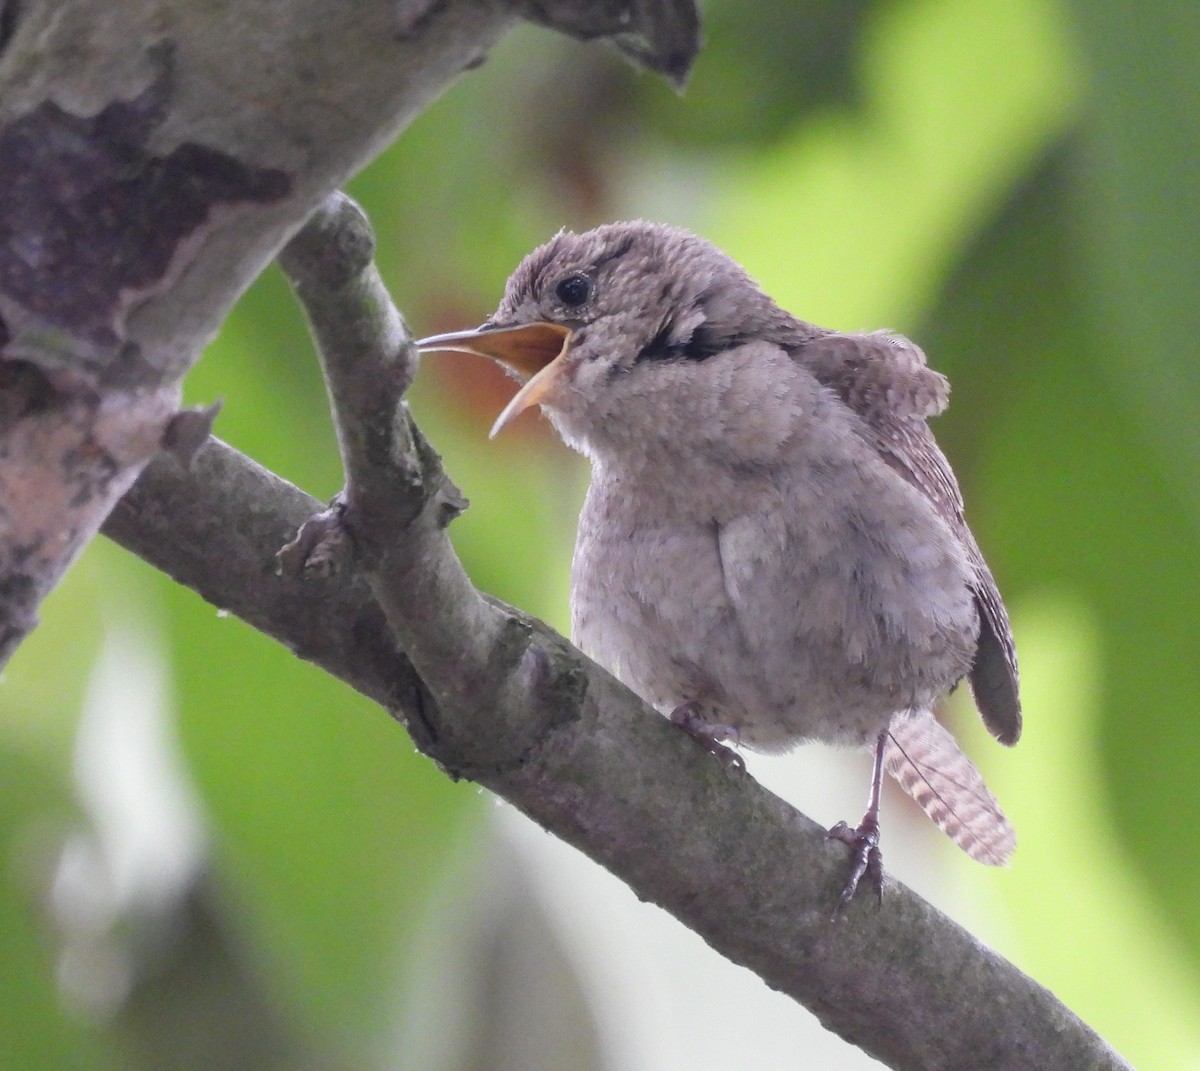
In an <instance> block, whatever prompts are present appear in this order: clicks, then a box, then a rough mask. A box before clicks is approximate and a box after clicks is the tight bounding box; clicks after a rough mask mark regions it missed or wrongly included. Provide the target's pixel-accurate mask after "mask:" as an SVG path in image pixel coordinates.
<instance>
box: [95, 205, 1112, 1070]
mask: <svg viewBox="0 0 1200 1071" xmlns="http://www.w3.org/2000/svg"><path fill="white" fill-rule="evenodd" d="M369 258H370V240H369V235H368V234H367V232H366V229H365V221H364V220H363V219H362V217H361V214H360V213H359V212H358V211H357V209H356V208H355V207H354V206H353V205H352V204H350V203H349V202H347V201H346V200H345V199H343V198H339V197H334V198H331V199H330V201H328V202H327V203H326V204H325V205H324V206H323V207H322V208H321V210H320V211H319V212H318V213H317V214H316V215H315V216H314V218H313V220H312V221H311V222H310V224H309V225H308V227H307V228H306V229H305V231H304V232H302V234H301V235H300V236H299V237H298V238H297V239H296V240H295V241H294V242H293V243H292V245H291V246H290V247H289V249H288V251H287V254H286V255H285V257H284V265H285V269H286V270H287V271H288V272H289V274H290V275H291V277H292V278H293V281H294V283H295V285H296V288H297V291H298V293H299V295H300V297H301V299H302V300H303V301H304V303H305V307H306V310H307V312H308V314H309V317H310V319H311V321H312V323H313V328H314V332H315V334H316V336H317V339H318V342H319V345H320V348H321V353H322V361H323V364H324V367H325V373H326V377H327V380H328V382H329V384H330V391H331V396H332V397H333V399H334V403H335V406H336V408H337V414H336V418H337V423H338V429H339V438H340V441H341V443H342V447H343V450H344V451H345V461H346V468H347V489H346V492H345V496H344V514H343V515H342V520H343V521H344V525H345V527H346V529H347V530H348V531H349V533H350V536H351V539H352V543H353V550H354V553H353V554H352V555H347V557H346V558H345V560H343V561H342V563H341V566H340V568H339V569H338V570H336V571H335V572H334V573H333V574H332V575H325V576H321V577H318V578H316V579H314V580H310V581H308V582H302V581H299V580H297V579H295V577H294V576H288V575H285V576H284V577H282V578H276V577H275V576H274V556H275V551H276V550H277V549H278V545H279V543H281V542H282V541H283V540H284V539H285V538H287V537H288V535H289V534H290V532H291V530H292V529H293V526H294V525H296V524H297V522H298V521H300V520H301V519H303V517H304V516H305V515H307V514H309V513H310V512H312V511H313V510H314V509H316V508H317V503H315V502H314V501H313V500H312V499H310V498H308V496H306V495H304V494H303V493H302V492H300V491H298V490H297V489H295V488H293V487H291V486H290V485H287V484H285V483H283V482H282V481H280V480H278V479H277V478H276V477H274V476H271V475H270V474H269V473H267V472H265V471H263V470H262V469H260V468H259V467H257V466H256V465H254V464H253V462H250V461H249V460H247V459H245V458H243V457H241V456H240V455H238V454H237V453H236V452H234V451H232V450H231V449H230V448H229V447H226V446H223V445H222V444H219V443H215V442H210V443H209V444H208V445H207V446H206V447H204V448H203V449H202V450H201V451H200V452H199V454H198V455H197V458H196V463H195V467H194V469H193V470H192V471H191V472H188V471H186V470H184V469H183V468H182V467H181V466H179V465H178V464H177V463H176V462H175V461H174V460H172V459H169V458H159V459H156V460H155V461H154V462H153V463H152V464H151V465H150V466H149V467H148V468H147V469H146V471H145V473H144V474H143V476H142V478H141V479H140V480H139V482H138V483H137V484H136V485H135V487H134V488H133V489H132V491H131V492H130V493H129V494H128V495H127V496H126V498H125V500H124V501H123V503H122V504H121V506H120V508H119V509H118V510H117V511H116V512H115V513H114V514H113V516H112V518H110V520H109V522H108V524H107V525H106V528H105V530H106V531H107V532H108V533H109V534H110V535H112V536H113V537H114V538H115V539H117V540H118V541H119V542H122V543H124V544H125V545H127V546H130V547H131V548H132V549H134V550H136V551H137V552H138V553H139V554H141V555H142V556H143V557H146V558H147V560H149V561H151V562H152V563H153V564H156V565H158V566H159V567H160V568H163V569H164V570H165V571H167V572H168V573H170V574H171V575H172V576H175V577H177V578H178V579H180V580H181V581H182V582H184V583H187V584H189V585H190V586H193V587H195V588H196V589H197V590H198V591H200V593H201V594H203V595H204V596H205V597H206V598H209V599H210V600H211V601H214V602H216V603H217V604H218V605H220V606H223V607H225V608H227V609H230V610H232V611H234V612H236V613H238V614H239V615H241V616H243V617H245V618H246V619H247V620H248V621H250V622H251V623H253V624H256V625H257V626H258V627H260V628H263V629H264V631H267V632H269V633H270V634H271V635H273V636H275V637H277V638H278V639H280V640H281V641H282V642H284V643H286V644H287V645H288V646H290V647H291V648H292V649H293V650H296V651H297V653H300V654H302V656H304V657H308V658H311V659H312V660H314V661H316V662H317V663H318V664H320V665H323V666H325V667H326V668H328V669H329V670H330V672H333V673H336V674H337V675H338V676H340V677H342V678H343V679H345V680H347V681H348V682H349V683H350V684H352V686H354V687H356V688H358V689H359V690H360V691H362V692H364V693H365V694H367V695H369V696H371V697H372V698H375V699H377V700H379V701H380V702H382V703H384V704H385V705H387V706H388V708H389V709H390V710H391V711H392V712H393V714H394V715H396V716H397V717H398V718H399V719H400V720H402V721H403V722H404V723H405V724H406V725H407V726H408V727H409V729H410V731H411V732H412V733H413V737H414V739H415V740H416V742H417V743H418V745H419V746H420V747H421V748H422V749H423V750H424V751H426V752H427V753H428V754H430V755H431V756H433V757H434V758H435V759H437V761H438V762H439V763H440V764H441V765H442V766H443V767H445V768H446V769H447V770H448V772H450V773H451V774H452V775H455V776H465V777H470V778H472V779H474V780H476V781H479V782H480V783H481V784H484V785H487V786H488V787H489V788H491V789H492V790H493V791H495V792H496V793H498V794H499V795H501V796H503V797H504V798H505V799H507V800H509V801H510V802H511V803H512V804H513V805H514V806H516V807H518V808H519V809H520V810H522V811H524V812H525V813H526V814H528V815H530V816H531V817H532V818H534V819H535V820H536V821H538V822H540V823H541V824H542V825H543V826H544V827H545V828H547V829H548V830H550V831H551V832H553V833H554V834H556V835H557V836H559V837H562V838H563V839H564V840H567V841H568V842H570V843H572V844H574V845H575V846H577V847H578V848H580V849H581V850H582V851H584V852H585V853H587V854H588V855H589V856H591V857H592V858H593V859H595V860H596V861H597V862H599V863H601V864H602V865H604V866H605V867H607V868H608V869H610V870H611V871H613V872H614V873H615V874H617V875H618V876H619V877H620V878H622V880H624V881H626V882H627V883H628V884H629V885H630V886H631V888H633V890H634V891H635V892H636V893H637V894H638V896H640V897H642V898H643V899H647V900H650V901H653V902H654V903H656V904H659V905H660V906H662V907H663V908H665V909H666V910H668V911H670V912H671V913H672V914H674V915H675V916H676V917H678V918H679V919H680V920H681V921H683V922H684V924H685V925H687V926H689V927H691V928H692V929H694V930H696V931H697V932H698V933H700V934H701V935H702V936H703V937H704V938H705V939H706V940H707V941H708V942H709V943H710V944H712V945H713V947H714V948H716V949H717V950H718V951H720V952H721V953H722V954H724V955H726V956H727V957H729V958H730V959H732V960H733V961H734V962H736V963H739V964H742V965H744V966H747V967H749V968H750V969H751V970H753V971H755V972H756V973H758V974H759V975H760V976H761V977H762V978H763V979H764V980H765V981H766V982H767V983H768V984H769V985H771V986H772V987H774V988H776V989H779V990H781V991H783V992H786V993H788V994H789V995H791V996H792V997H794V998H795V999H796V1000H798V1001H800V1002H801V1003H803V1004H804V1005H805V1006H807V1007H808V1008H809V1009H810V1010H812V1011H813V1012H814V1013H815V1014H816V1015H817V1016H818V1018H820V1020H821V1021H822V1022H823V1023H824V1024H825V1025H826V1026H827V1027H828V1028H829V1029H831V1030H833V1031H835V1032H836V1033H838V1034H839V1035H841V1036H842V1037H844V1038H846V1039H847V1040H849V1041H852V1042H853V1043H855V1044H857V1045H859V1046H861V1047H862V1048H864V1049H865V1050H866V1051H868V1052H870V1053H872V1054H873V1055H875V1056H877V1057H878V1058H880V1059H881V1060H884V1061H885V1062H886V1063H888V1064H889V1065H890V1066H892V1067H895V1068H904V1069H914V1071H915V1069H918V1068H919V1069H922V1071H928V1069H939V1068H944V1069H955V1071H958V1069H961V1068H967V1067H970V1068H994V1069H1008V1068H1011V1069H1018V1068H1019V1069H1022V1071H1024V1069H1027V1068H1075V1067H1080V1068H1083V1067H1086V1068H1101V1069H1103V1068H1112V1069H1115V1068H1124V1067H1126V1066H1127V1065H1126V1064H1125V1063H1124V1062H1123V1061H1122V1060H1121V1058H1120V1057H1119V1056H1117V1055H1116V1054H1115V1053H1114V1052H1113V1051H1112V1050H1111V1049H1110V1048H1109V1047H1108V1046H1107V1045H1106V1044H1105V1042H1104V1041H1103V1040H1101V1039H1100V1038H1099V1037H1097V1036H1096V1035H1095V1034H1094V1033H1093V1032H1091V1031H1090V1030H1089V1029H1088V1028H1087V1027H1086V1026H1085V1025H1084V1024H1083V1023H1082V1022H1080V1021H1079V1019H1078V1018H1077V1017H1076V1016H1075V1015H1073V1014H1072V1013H1071V1012H1070V1011H1069V1010H1067V1009H1066V1008H1065V1007H1063V1005H1062V1004H1061V1003H1059V1001H1057V1000H1056V999H1055V998H1054V996H1053V995H1052V994H1051V993H1049V992H1048V991H1047V990H1045V989H1043V988H1042V987H1041V986H1039V985H1037V984H1036V983H1035V982H1033V981H1032V980H1030V979H1029V978H1027V977H1026V976H1024V975H1023V974H1021V972H1019V971H1018V970H1017V969H1016V968H1015V967H1013V966H1012V965H1011V964H1010V963H1008V962H1006V961H1005V960H1004V959H1002V958H1001V957H999V956H997V955H996V954H995V953H993V952H991V951H990V950H988V949H987V948H985V947H983V946H982V945H980V944H979V943H978V942H977V941H975V940H974V939H973V938H972V937H971V935H970V934H968V933H966V932H965V931H964V930H962V929H961V928H960V927H958V926H957V925H956V924H955V923H953V922H952V921H951V920H949V919H947V918H946V917H945V916H943V915H941V914H940V913H939V912H937V911H936V910H935V909H934V908H933V907H931V906H930V905H929V904H927V903H925V902H924V901H922V900H921V899H920V898H919V897H917V896H916V895H915V894H914V893H912V892H911V891H910V890H908V889H906V888H904V887H903V886H901V885H899V884H897V883H895V882H893V881H890V880H889V881H888V882H887V883H886V885H885V889H884V898H883V904H882V907H876V906H875V904H874V903H872V902H871V901H869V900H862V901H859V902H856V903H855V904H853V905H851V909H850V911H849V913H848V915H847V916H846V917H844V918H841V919H839V920H837V921H833V920H832V919H831V911H832V907H833V904H834V903H835V901H836V899H837V894H838V891H839V889H840V887H841V883H842V880H843V878H844V876H845V875H844V871H845V864H846V857H845V849H844V848H843V847H841V846H840V845H837V844H834V843H831V842H830V841H829V840H828V839H827V838H826V836H825V832H824V830H823V829H822V828H821V827H819V826H817V825H816V824H815V823H813V822H811V821H810V820H808V819H807V818H805V817H804V816H803V815H801V814H799V813H798V812H796V811H795V810H794V809H792V808H791V807H789V806H788V805H787V804H786V803H784V802H783V801H782V800H780V799H778V798H777V797H775V796H773V795H771V794H770V793H769V792H767V791H766V790H764V789H763V788H762V787H761V786H759V785H758V784H757V783H756V782H754V781H753V780H752V779H751V778H750V777H749V776H747V775H745V774H744V773H741V772H738V771H734V770H730V769H727V768H726V767H724V766H722V765H721V764H720V763H717V762H715V761H713V759H712V757H711V756H710V755H708V754H707V753H706V752H705V751H703V750H702V749H701V748H699V747H697V746H696V745H695V743H694V742H693V741H691V740H690V739H688V738H687V737H686V736H685V735H684V734H682V733H680V732H678V731H677V730H675V729H674V728H673V727H671V726H670V725H669V724H668V723H667V721H666V720H665V719H663V718H661V717H658V716H656V715H654V713H653V711H651V710H650V708H648V707H647V706H646V705H645V704H644V703H642V702H641V701H639V700H638V699H637V698H636V697H635V696H633V695H632V694H631V693H630V692H628V691H627V690H626V689H625V688H623V687H622V686H621V685H620V684H619V683H618V682H617V681H615V680H614V679H613V678H612V677H610V676H609V675H608V674H606V673H605V672H603V671H602V670H601V669H600V668H599V667H597V666H595V665H594V664H593V663H591V662H589V661H588V660H587V659H586V658H584V657H583V656H582V655H581V654H580V653H579V652H577V651H575V650H574V649H573V648H571V647H570V645H569V644H567V643H566V641H565V640H563V639H562V638H561V637H559V636H557V635H556V634H554V633H553V632H551V631H550V630H549V629H548V628H547V627H546V626H544V625H543V624H541V623H540V622H538V621H535V620H532V619H530V618H528V617H526V616H524V615H522V614H520V613H519V612H518V611H515V610H513V609H511V608H509V607H506V606H503V605H501V604H498V603H496V602H494V601H491V600H488V599H486V598H484V597H482V596H480V595H479V594H478V593H477V592H476V591H475V590H474V589H473V588H472V587H471V585H470V583H469V581H468V580H467V578H466V577H465V575H464V574H463V572H462V567H461V565H460V564H459V563H458V560H457V558H456V557H455V555H454V552H453V550H452V548H451V547H450V544H449V541H448V540H447V538H446V536H445V532H444V528H445V524H446V521H447V518H448V516H450V515H451V514H452V513H453V512H454V508H455V501H456V499H455V494H454V492H453V490H452V488H451V487H450V485H449V484H448V483H447V481H446V480H445V477H444V476H443V474H442V473H441V470H440V466H439V465H438V461H437V458H436V456H435V455H434V454H433V452H432V450H431V449H430V448H429V447H428V445H427V444H426V443H425V442H424V440H423V439H422V438H421V436H420V434H419V432H418V431H417V429H416V428H415V426H414V425H413V423H412V421H411V419H410V417H409V414H408V411H407V408H406V407H405V406H404V405H403V404H402V394H403V391H404V389H405V387H406V386H407V384H408V381H409V379H410V378H411V372H412V361H413V360H414V357H413V355H412V353H411V349H410V347H409V346H408V340H407V333H406V332H405V331H404V328H403V324H402V322H401V321H400V319H399V316H398V314H397V313H395V312H394V310H392V309H391V307H390V302H388V301H387V299H386V295H384V294H383V292H382V286H381V284H380V283H379V281H378V277H377V275H376V274H375V272H374V269H373V267H372V266H371V265H370V263H369ZM338 527H339V525H338V523H337V522H336V521H335V522H334V523H332V524H331V525H327V529H328V530H333V531H336V530H337V529H338ZM310 549H311V548H310ZM385 618H386V623H385V621H384V619H385ZM387 626H390V628H391V630H393V631H394V634H395V636H396V637H398V639H399V646H400V647H401V648H402V649H403V653H401V652H400V650H397V649H396V648H395V647H394V646H393V644H392V641H391V640H390V638H388V636H387V631H386V630H387ZM409 660H411V664H410V662H409ZM414 666H415V672H414V669H413V667H414Z"/></svg>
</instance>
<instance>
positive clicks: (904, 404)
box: [792, 332, 1021, 744]
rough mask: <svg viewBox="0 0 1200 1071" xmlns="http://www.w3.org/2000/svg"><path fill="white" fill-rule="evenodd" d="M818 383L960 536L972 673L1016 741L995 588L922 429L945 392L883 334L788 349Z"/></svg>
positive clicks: (1001, 728)
mask: <svg viewBox="0 0 1200 1071" xmlns="http://www.w3.org/2000/svg"><path fill="white" fill-rule="evenodd" d="M792 353H793V354H794V355H795V356H796V357H797V359H799V360H801V361H802V362H803V363H804V365H805V367H806V368H808V369H809V370H810V371H811V372H812V374H813V375H814V376H815V377H816V379H817V380H818V381H819V382H820V383H822V384H823V385H824V386H826V387H828V388H829V389H830V390H832V391H833V392H834V393H835V394H837V396H838V397H839V398H841V400H842V401H843V402H844V403H845V404H846V405H847V406H849V407H850V409H852V410H853V411H854V412H855V413H856V414H857V415H858V416H859V417H860V418H861V419H862V424H863V428H864V435H865V437H866V438H867V440H868V442H870V444H871V445H872V446H873V447H874V448H875V449H876V450H877V451H878V452H879V455H880V456H881V457H882V458H883V460H884V461H886V462H887V463H888V464H889V465H890V466H891V467H892V468H893V469H895V471H896V472H898V473H899V474H900V475H901V476H903V477H904V478H905V479H906V480H908V482H909V483H911V484H912V485H913V486H914V487H916V488H917V490H919V491H920V492H921V493H922V494H923V495H925V497H926V498H927V499H929V501H930V502H931V503H933V506H934V508H935V509H936V510H937V511H938V513H939V514H940V515H941V516H942V518H943V519H944V520H945V521H946V523H947V524H949V525H950V528H951V530H952V531H953V532H954V533H955V535H957V536H958V539H959V541H960V542H961V543H962V545H963V547H964V549H965V550H966V552H967V556H968V558H969V560H970V562H971V564H972V566H973V568H974V570H975V584H974V594H975V602H976V605H977V606H978V608H979V618H980V626H979V641H978V645H977V648H976V652H975V662H974V664H973V666H972V667H971V673H970V681H971V691H972V692H973V693H974V696H975V702H976V705H977V706H978V707H979V713H980V714H981V715H982V716H983V720H984V724H986V725H987V727H988V729H989V730H991V732H992V733H993V734H994V735H995V736H996V737H997V738H998V739H999V740H1001V741H1002V742H1003V743H1005V744H1014V743H1016V741H1017V738H1018V737H1019V736H1020V735H1021V701H1020V696H1019V693H1018V675H1017V654H1016V648H1015V646H1014V644H1013V636H1012V627H1011V626H1010V625H1009V622H1008V613H1007V612H1006V611H1005V609H1004V603H1003V602H1002V601H1001V598H1000V591H999V589H998V588H997V587H996V581H995V579H994V578H993V577H992V573H991V570H990V569H988V566H987V562H985V561H984V560H983V554H982V552H981V551H980V550H979V546H978V544H977V543H976V542H975V537H974V536H973V535H972V534H971V529H970V528H968V527H967V521H966V518H965V517H964V516H963V500H962V494H961V492H960V491H959V489H958V484H957V482H956V481H955V479H954V473H953V472H952V471H951V469H950V463H949V462H948V461H947V460H946V457H945V455H944V454H943V453H942V451H941V450H940V449H939V448H938V445H937V443H936V442H935V441H934V438H933V433H932V432H931V431H930V430H929V427H928V425H927V424H926V423H925V421H926V419H927V418H928V417H931V416H936V415H937V414H938V413H940V412H941V411H942V410H943V409H945V408H946V404H947V401H948V400H949V396H950V386H949V384H948V383H947V381H946V379H945V377H944V376H942V375H940V374H939V373H937V372H935V371H934V370H933V369H932V368H930V367H928V365H926V363H925V354H924V353H922V352H921V350H920V348H919V347H918V346H916V345H915V344H913V343H912V342H910V341H909V340H908V339H906V338H903V337H901V336H899V335H892V334H889V333H886V332H875V333H871V334H852V335H848V334H833V333H831V334H828V335H822V336H820V337H818V338H814V339H810V340H808V341H806V342H804V343H803V344H801V345H799V346H795V347H792Z"/></svg>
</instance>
